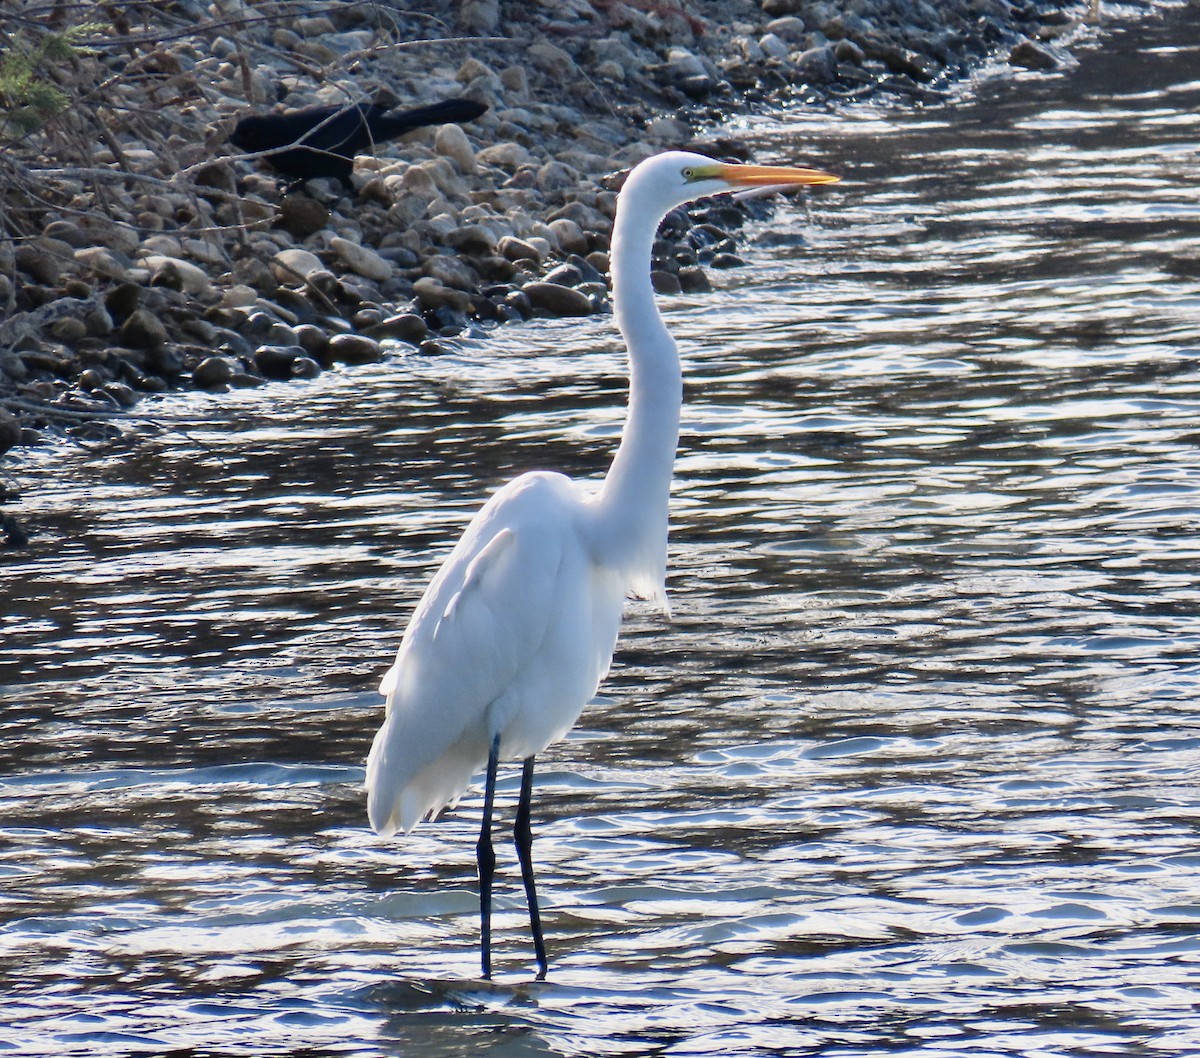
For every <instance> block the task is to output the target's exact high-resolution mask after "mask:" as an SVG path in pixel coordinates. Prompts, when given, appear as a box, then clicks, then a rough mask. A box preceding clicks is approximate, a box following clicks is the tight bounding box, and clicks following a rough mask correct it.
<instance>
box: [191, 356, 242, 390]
mask: <svg viewBox="0 0 1200 1058" xmlns="http://www.w3.org/2000/svg"><path fill="white" fill-rule="evenodd" d="M236 372H237V367H236V366H235V364H234V363H233V361H231V360H229V359H227V358H226V357H223V356H209V357H206V358H205V359H203V360H201V361H200V363H198V364H197V365H196V366H195V367H194V368H192V385H194V386H195V387H196V388H197V389H218V388H220V387H222V386H228V385H229V383H230V382H231V381H232V380H233V376H234V374H235V373H236Z"/></svg>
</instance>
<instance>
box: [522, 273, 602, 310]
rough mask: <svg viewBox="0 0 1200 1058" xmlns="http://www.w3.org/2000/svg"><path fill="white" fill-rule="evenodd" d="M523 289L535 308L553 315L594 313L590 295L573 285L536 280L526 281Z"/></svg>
mask: <svg viewBox="0 0 1200 1058" xmlns="http://www.w3.org/2000/svg"><path fill="white" fill-rule="evenodd" d="M521 290H522V292H523V293H524V294H525V296H526V297H527V298H529V301H530V304H532V305H533V307H534V308H535V309H541V310H542V311H543V312H547V313H549V314H550V315H552V316H590V315H591V314H592V303H591V301H590V300H588V296H587V295H586V294H582V293H580V292H579V291H578V290H575V289H573V288H571V287H564V286H560V285H559V284H558V283H547V282H545V281H543V280H534V281H533V282H532V283H526V284H525V285H524V286H523V287H522V288H521Z"/></svg>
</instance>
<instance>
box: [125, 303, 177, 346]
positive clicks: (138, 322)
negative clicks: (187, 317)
mask: <svg viewBox="0 0 1200 1058" xmlns="http://www.w3.org/2000/svg"><path fill="white" fill-rule="evenodd" d="M168 337H169V336H168V333H167V328H166V327H165V326H164V325H163V323H162V321H161V320H160V319H159V318H158V317H157V316H155V315H154V314H153V313H151V312H150V311H149V310H147V309H134V311H133V312H131V313H130V314H129V317H128V319H126V320H125V322H124V323H123V324H121V330H120V339H121V342H122V344H124V345H128V346H132V347H133V348H134V349H157V348H160V347H161V346H163V345H165V344H166V343H167V338H168Z"/></svg>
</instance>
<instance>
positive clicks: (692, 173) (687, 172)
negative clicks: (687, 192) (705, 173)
mask: <svg viewBox="0 0 1200 1058" xmlns="http://www.w3.org/2000/svg"><path fill="white" fill-rule="evenodd" d="M683 178H684V179H685V180H695V179H696V170H695V169H693V168H692V167H691V166H690V165H689V166H687V167H686V168H685V169H684V170H683Z"/></svg>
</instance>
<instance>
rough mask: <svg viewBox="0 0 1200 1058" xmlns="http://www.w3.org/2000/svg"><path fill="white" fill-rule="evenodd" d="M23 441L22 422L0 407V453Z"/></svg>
mask: <svg viewBox="0 0 1200 1058" xmlns="http://www.w3.org/2000/svg"><path fill="white" fill-rule="evenodd" d="M20 443H21V424H20V423H19V422H18V421H17V419H16V417H15V416H13V415H10V414H9V413H8V412H7V411H5V410H4V409H3V408H0V455H3V454H4V453H5V452H7V451H8V450H9V449H10V448H15V447H16V446H17V445H19V444H20Z"/></svg>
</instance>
